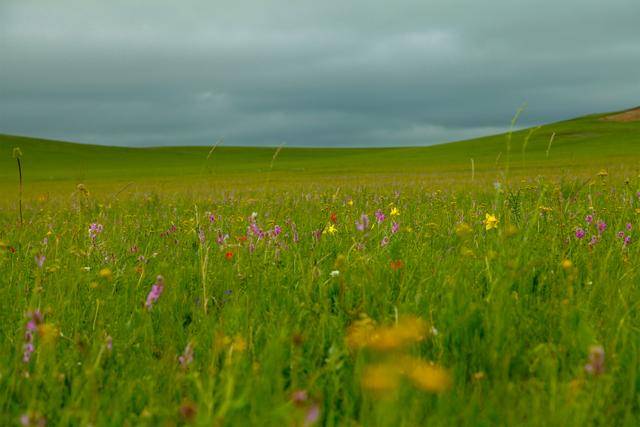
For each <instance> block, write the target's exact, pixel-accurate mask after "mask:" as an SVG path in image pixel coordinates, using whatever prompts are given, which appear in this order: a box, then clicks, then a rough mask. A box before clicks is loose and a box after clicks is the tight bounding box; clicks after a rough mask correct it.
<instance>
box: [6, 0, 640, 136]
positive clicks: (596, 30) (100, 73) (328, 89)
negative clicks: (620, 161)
mask: <svg viewBox="0 0 640 427" xmlns="http://www.w3.org/2000/svg"><path fill="white" fill-rule="evenodd" d="M558 3H561V4H558ZM639 17H640V3H638V2H637V1H636V0H612V1H610V2H607V4H606V5H604V4H603V3H602V2H601V1H594V0H584V1H575V0H565V1H563V2H557V1H551V0H539V1H506V0H499V1H492V2H490V3H488V2H477V1H473V0H460V1H450V0H440V1H429V2H426V1H418V0H416V1H399V2H386V1H377V0H376V1H350V2H337V1H324V2H318V1H299V2H287V1H257V0H255V1H184V2H174V1H165V0H155V1H150V0H149V1H123V0H115V1H110V2H101V1H86V0H85V1H79V0H76V1H72V0H59V1H56V2H48V1H46V0H42V1H34V0H5V1H3V2H1V3H0V58H1V59H0V61H1V62H0V132H2V133H16V134H25V135H36V136H43V137H51V138H60V139H69V140H76V141H81V142H92V143H101V144H113V145H174V144H175V145H179V144H183V145H192V144H210V143H211V142H212V141H215V140H216V139H218V138H219V137H222V136H224V137H225V141H226V143H227V144H229V145H275V144H279V143H281V142H286V143H287V144H288V145H292V146H297V145H309V146H364V145H374V146H376V145H427V144H433V143H439V142H444V141H448V140H455V139H461V138H468V137H473V136H479V135H486V134H490V133H494V132H499V131H501V130H504V129H505V128H506V127H507V126H508V124H509V121H510V118H511V116H512V115H513V113H514V112H515V110H516V109H517V108H518V106H520V105H521V104H522V103H523V102H525V101H526V102H527V103H528V108H527V111H526V113H525V114H524V115H523V116H522V121H521V125H523V126H524V125H530V124H536V123H541V122H547V121H552V120H559V119H563V118H568V117H572V116H576V115H580V114H585V113H591V112H598V111H605V110H615V109H620V108H625V107H630V106H633V105H635V104H640V102H639V101H638V100H639V99H640V80H639V79H638V77H637V70H638V69H640V32H638V31H637V29H636V26H637V24H636V20H637V19H638V18H639Z"/></svg>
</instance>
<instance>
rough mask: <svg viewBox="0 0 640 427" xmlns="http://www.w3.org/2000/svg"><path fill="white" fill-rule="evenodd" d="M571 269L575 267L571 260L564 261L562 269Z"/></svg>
mask: <svg viewBox="0 0 640 427" xmlns="http://www.w3.org/2000/svg"><path fill="white" fill-rule="evenodd" d="M571 267H573V263H572V262H571V260H569V259H565V260H563V261H562V268H564V269H565V270H569V269H570V268H571Z"/></svg>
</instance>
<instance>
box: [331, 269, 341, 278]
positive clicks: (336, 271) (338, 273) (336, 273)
mask: <svg viewBox="0 0 640 427" xmlns="http://www.w3.org/2000/svg"><path fill="white" fill-rule="evenodd" d="M339 275H340V271H339V270H333V271H332V272H331V273H329V276H331V277H338V276H339Z"/></svg>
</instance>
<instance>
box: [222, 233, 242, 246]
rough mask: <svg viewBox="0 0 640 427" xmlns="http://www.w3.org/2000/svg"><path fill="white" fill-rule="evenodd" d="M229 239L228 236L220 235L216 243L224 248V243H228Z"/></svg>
mask: <svg viewBox="0 0 640 427" xmlns="http://www.w3.org/2000/svg"><path fill="white" fill-rule="evenodd" d="M243 237H244V236H243ZM228 238H229V235H228V234H222V233H218V237H217V238H216V243H217V244H218V245H219V246H222V245H224V243H225V242H226V241H227V239H228Z"/></svg>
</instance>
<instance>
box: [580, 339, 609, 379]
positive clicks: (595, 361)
mask: <svg viewBox="0 0 640 427" xmlns="http://www.w3.org/2000/svg"><path fill="white" fill-rule="evenodd" d="M584 370H585V371H586V372H587V373H588V374H591V375H594V376H598V375H601V374H603V373H604V348H602V346H601V345H593V346H591V347H590V348H589V362H588V363H587V364H586V365H585V366H584Z"/></svg>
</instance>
